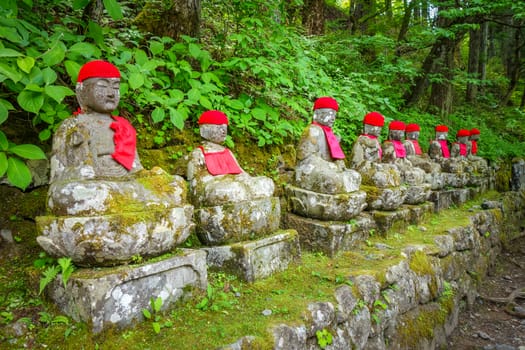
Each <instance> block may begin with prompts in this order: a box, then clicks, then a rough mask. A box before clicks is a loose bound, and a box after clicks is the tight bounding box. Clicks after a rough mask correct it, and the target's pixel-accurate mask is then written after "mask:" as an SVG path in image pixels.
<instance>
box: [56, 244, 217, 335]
mask: <svg viewBox="0 0 525 350" xmlns="http://www.w3.org/2000/svg"><path fill="white" fill-rule="evenodd" d="M59 277H60V276H59ZM190 286H191V287H197V288H201V289H206V286H207V270H206V254H205V252H203V251H198V250H186V249H185V250H181V253H180V255H175V256H170V257H168V258H165V259H162V260H159V261H156V262H152V263H145V264H143V265H137V266H120V267H116V268H102V269H98V270H93V269H80V270H77V271H75V272H74V273H73V274H72V275H71V277H70V278H69V280H68V283H67V285H66V287H64V285H63V283H62V280H61V279H60V278H56V279H55V280H54V282H53V283H52V285H51V286H50V288H49V296H50V297H51V299H52V300H53V301H54V302H55V303H56V304H57V306H58V307H59V308H60V309H61V310H62V311H63V312H64V313H66V314H67V315H69V316H70V317H72V318H73V319H74V320H76V321H84V322H88V323H90V324H91V325H92V327H93V331H94V332H95V333H98V332H100V331H102V330H103V329H104V328H105V327H106V326H109V325H117V326H119V327H124V326H127V325H130V324H131V323H132V322H133V321H134V320H141V319H143V315H142V310H143V309H149V308H150V298H157V297H160V298H162V308H163V309H166V308H168V307H169V306H172V305H173V303H174V302H176V301H177V300H179V299H180V298H181V297H183V296H184V294H185V293H187V290H188V288H187V287H190Z"/></svg>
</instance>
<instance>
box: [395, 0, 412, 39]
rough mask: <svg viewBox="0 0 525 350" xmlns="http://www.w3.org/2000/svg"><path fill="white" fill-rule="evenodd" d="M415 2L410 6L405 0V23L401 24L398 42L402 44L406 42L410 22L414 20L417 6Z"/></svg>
mask: <svg viewBox="0 0 525 350" xmlns="http://www.w3.org/2000/svg"><path fill="white" fill-rule="evenodd" d="M415 4H416V3H415V1H411V2H410V4H409V3H408V1H407V0H403V8H404V9H405V11H404V15H403V21H402V22H401V28H400V29H399V34H398V35H397V42H398V43H400V42H402V41H404V40H405V37H406V34H407V32H408V28H409V26H410V20H411V19H412V11H413V9H414V6H415Z"/></svg>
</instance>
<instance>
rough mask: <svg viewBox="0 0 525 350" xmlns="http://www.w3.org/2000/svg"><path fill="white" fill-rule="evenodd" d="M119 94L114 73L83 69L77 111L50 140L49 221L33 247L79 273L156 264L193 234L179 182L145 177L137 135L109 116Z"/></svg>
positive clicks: (148, 173)
mask: <svg viewBox="0 0 525 350" xmlns="http://www.w3.org/2000/svg"><path fill="white" fill-rule="evenodd" d="M119 87H120V72H119V70H118V69H117V68H116V67H115V66H114V65H112V64H111V63H109V62H106V61H101V60H96V61H91V62H88V63H86V64H85V65H84V66H82V68H81V69H80V71H79V74H78V79H77V85H76V94H77V99H78V102H79V104H80V108H79V111H78V112H76V113H75V115H74V116H72V117H70V118H68V119H66V120H64V122H62V124H61V125H60V126H59V128H58V129H57V131H56V133H55V135H54V136H53V147H52V156H51V177H50V187H49V192H48V210H49V212H50V215H49V216H45V217H39V218H38V219H37V223H38V227H39V230H40V233H41V236H39V237H38V238H37V240H38V242H39V244H40V245H41V246H42V247H43V248H44V250H46V251H47V252H48V253H50V254H51V255H53V256H57V257H60V256H68V257H71V258H72V260H73V261H74V262H75V263H76V264H77V265H84V266H89V265H115V264H119V263H125V262H128V261H130V260H131V259H132V257H133V256H135V257H136V256H143V257H147V256H155V255H158V254H161V253H164V252H166V251H168V250H170V249H171V248H173V247H174V246H176V245H178V244H180V243H182V242H183V241H184V240H185V239H186V238H187V236H188V235H189V234H190V230H191V229H192V227H193V223H192V221H191V219H192V215H193V207H192V206H191V205H188V204H187V203H186V195H187V189H186V183H185V181H184V179H183V178H182V177H180V176H172V175H169V174H167V173H166V172H165V171H163V170H162V169H160V168H158V167H156V168H153V169H152V170H145V169H143V167H142V165H141V163H140V159H139V157H138V153H137V149H136V131H135V129H134V128H133V126H132V125H131V123H130V122H129V121H127V120H126V119H124V118H122V117H118V116H112V115H111V113H112V112H113V111H114V110H115V109H116V108H117V106H118V104H119V100H120V92H119Z"/></svg>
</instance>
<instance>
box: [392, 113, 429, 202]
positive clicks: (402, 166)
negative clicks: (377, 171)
mask: <svg viewBox="0 0 525 350" xmlns="http://www.w3.org/2000/svg"><path fill="white" fill-rule="evenodd" d="M405 128H406V126H405V123H403V122H402V121H399V120H394V121H392V122H390V124H389V125H388V129H389V131H388V139H387V140H386V141H385V142H383V145H382V150H383V162H385V163H391V164H395V165H396V166H397V168H398V169H399V172H400V174H401V178H402V182H403V183H404V184H405V185H407V186H408V192H407V196H406V198H405V203H407V204H420V203H423V202H425V201H426V200H427V199H428V197H429V196H430V184H428V183H426V182H425V171H424V170H422V169H420V168H417V167H414V166H413V165H412V163H411V162H410V160H408V158H407V151H406V149H405V145H404V143H403V141H404V138H405Z"/></svg>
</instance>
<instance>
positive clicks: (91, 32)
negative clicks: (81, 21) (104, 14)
mask: <svg viewBox="0 0 525 350" xmlns="http://www.w3.org/2000/svg"><path fill="white" fill-rule="evenodd" d="M86 36H87V37H89V38H92V39H93V40H94V41H95V43H96V44H97V45H99V46H105V45H104V33H103V31H102V27H101V26H99V25H98V23H96V22H93V21H89V24H88V32H87V34H86Z"/></svg>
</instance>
